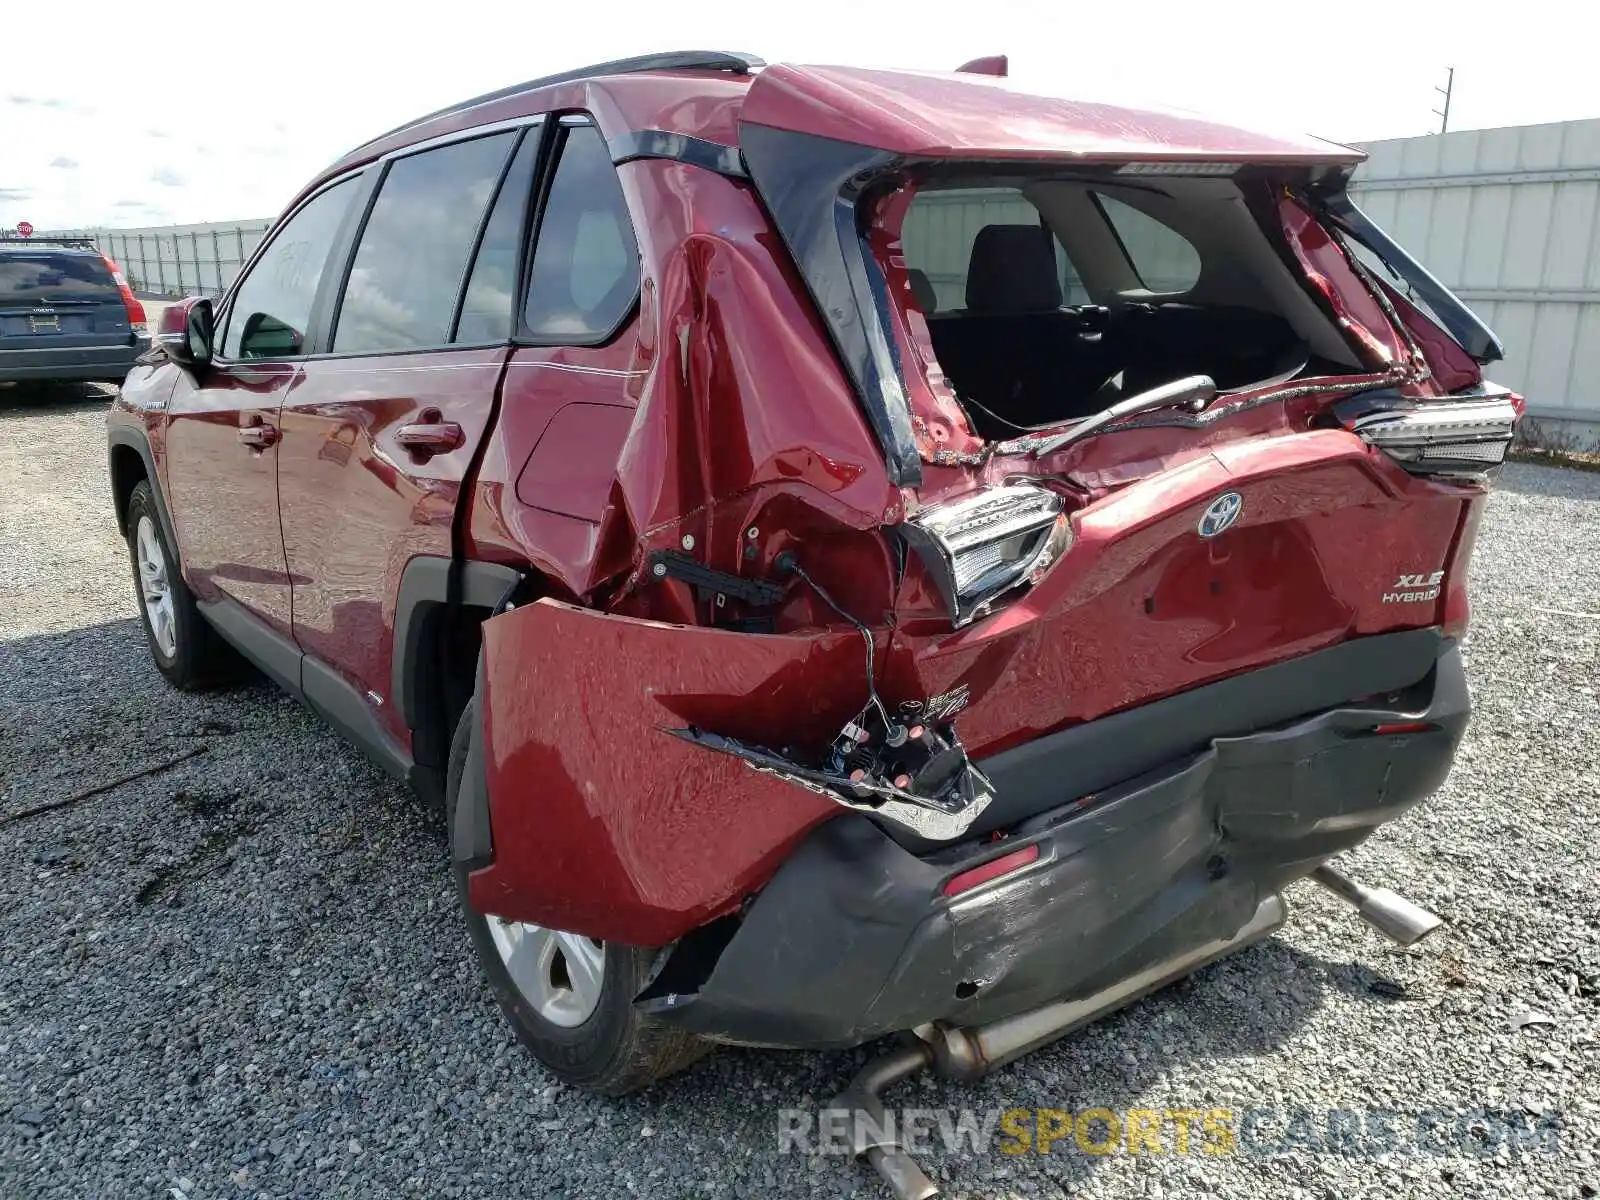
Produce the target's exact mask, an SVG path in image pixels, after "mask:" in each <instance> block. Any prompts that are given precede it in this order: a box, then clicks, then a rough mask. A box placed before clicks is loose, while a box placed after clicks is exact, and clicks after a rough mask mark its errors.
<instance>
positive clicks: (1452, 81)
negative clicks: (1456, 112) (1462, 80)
mask: <svg viewBox="0 0 1600 1200" xmlns="http://www.w3.org/2000/svg"><path fill="white" fill-rule="evenodd" d="M1449 71H1450V74H1449V75H1448V76H1447V77H1446V79H1445V81H1444V86H1443V87H1436V88H1434V89H1433V90H1434V91H1436V92H1438V93H1439V94H1440V95H1441V96H1443V97H1444V108H1443V109H1442V110H1441V109H1437V108H1436V109H1434V110H1433V115H1434V116H1436V117H1438V118H1439V132H1440V133H1449V132H1450V93H1451V92H1453V91H1455V90H1456V69H1455V68H1454V67H1451V68H1449Z"/></svg>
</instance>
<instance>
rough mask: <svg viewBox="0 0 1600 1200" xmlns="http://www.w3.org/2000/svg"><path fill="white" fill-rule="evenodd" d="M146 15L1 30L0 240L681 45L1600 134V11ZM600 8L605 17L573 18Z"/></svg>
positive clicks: (459, 10) (289, 162)
mask: <svg viewBox="0 0 1600 1200" xmlns="http://www.w3.org/2000/svg"><path fill="white" fill-rule="evenodd" d="M13 2H14V3H16V2H17V0H13ZM39 11H40V12H41V13H42V12H44V10H39ZM137 11H139V12H140V13H141V14H142V19H141V20H139V21H137V22H135V21H131V20H129V19H128V14H129V9H128V8H127V5H126V4H125V3H117V4H111V3H106V2H105V0H78V2H77V3H75V4H74V5H73V6H72V8H71V20H70V21H69V22H68V23H67V25H65V26H63V25H58V24H57V23H56V22H55V21H54V20H53V19H52V20H50V22H49V23H50V26H51V29H50V32H49V35H48V36H44V35H43V34H41V35H40V36H39V37H38V38H36V39H35V38H32V37H28V36H27V34H26V31H25V30H24V38H25V40H24V41H23V43H22V46H20V47H14V48H10V49H7V48H6V47H5V45H4V43H5V41H6V40H8V35H7V32H6V30H5V29H3V28H0V228H9V227H11V226H13V225H15V224H16V223H17V222H18V221H19V220H28V221H30V222H32V224H33V225H34V226H35V227H37V228H39V229H59V228H68V227H78V226H90V225H104V226H112V227H124V228H130V227H139V226H148V225H161V224H169V223H179V222H181V223H188V222H197V221H230V220H241V219H255V218H262V217H270V216H274V215H276V213H277V212H278V211H279V210H280V209H281V208H282V207H283V206H284V205H285V204H286V203H287V202H288V201H289V199H290V198H291V197H292V196H293V195H294V194H295V193H296V192H297V191H298V190H299V189H300V187H301V185H303V184H304V183H305V182H306V181H307V180H308V179H309V178H310V177H311V176H312V175H314V174H316V173H317V172H318V171H319V170H321V169H322V168H323V167H325V166H327V165H328V164H329V163H330V162H332V161H333V160H335V159H336V158H338V157H339V156H340V155H342V154H343V153H344V152H345V151H346V150H348V149H350V148H351V147H353V146H355V145H357V144H359V143H361V142H364V141H366V140H367V139H369V138H370V137H372V136H374V135H376V134H378V133H381V132H383V131H384V130H386V129H389V128H392V127H393V126H395V125H398V124H400V123H402V122H404V121H407V120H409V119H411V118H413V117H415V116H419V115H421V114H422V113H425V112H428V111H430V110H432V109H435V108H439V107H443V106H444V105H447V104H450V103H453V102H455V101H458V100H461V99H465V98H467V97H469V96H473V95H477V94H479V93H482V92H486V91H490V90H492V89H494V88H496V87H500V86H503V85H505V84H508V83H515V82H518V81H520V80H524V79H530V78H534V77H537V76H540V75H545V74H550V73H553V72H555V71H560V70H566V69H568V68H571V67H574V66H580V65H583V64H585V63H591V62H599V61H604V60H606V59H612V58H622V57H625V56H628V55H632V54H643V53H649V52H651V51H659V50H670V49H689V48H695V49H706V48H710V49H728V50H741V51H748V52H751V53H754V54H757V55H759V56H760V57H762V58H764V59H766V60H767V61H768V62H783V61H787V62H812V63H842V64H851V65H858V66H877V67H912V68H923V69H933V70H949V69H952V68H954V67H955V66H957V65H958V64H960V63H962V62H964V61H966V60H967V59H970V58H976V57H978V56H980V55H985V54H997V53H1003V54H1008V55H1010V58H1011V75H1012V78H1013V79H1014V80H1015V81H1016V82H1017V83H1018V84H1021V85H1028V86H1037V87H1038V88H1039V89H1040V90H1042V91H1048V92H1050V93H1051V94H1056V95H1071V96H1075V97H1078V98H1082V99H1093V100H1109V101H1114V102H1122V103H1132V104H1135V105H1137V104H1140V103H1144V104H1151V105H1158V106H1163V107H1174V108H1181V109H1188V110H1192V111H1195V112H1200V113H1204V114H1206V115H1209V116H1213V117H1217V118H1220V119H1223V120H1227V121H1232V122H1234V123H1236V124H1241V125H1247V126H1252V127H1255V128H1260V129H1263V130H1265V131H1276V132H1307V133H1314V134H1317V135H1319V136H1322V137H1326V138H1331V139H1333V140H1336V141H1342V142H1352V141H1368V140H1374V139H1378V138H1389V137H1411V136H1416V135H1420V134H1426V133H1429V132H1431V131H1432V130H1433V129H1435V128H1437V122H1438V117H1437V116H1435V115H1434V114H1433V112H1432V110H1433V109H1434V108H1436V107H1437V106H1438V105H1439V104H1440V103H1441V97H1440V96H1439V95H1438V94H1437V93H1436V92H1435V91H1434V88H1435V86H1436V85H1442V84H1443V83H1444V81H1445V73H1446V69H1447V68H1448V67H1451V66H1454V67H1455V68H1456V86H1455V96H1454V100H1453V103H1452V110H1451V120H1450V126H1451V128H1452V129H1471V128H1486V127H1491V126H1497V125H1524V124H1533V123H1537V122H1542V121H1563V120H1574V119H1578V118H1585V117H1600V73H1597V72H1596V71H1595V69H1594V49H1593V46H1594V37H1593V33H1594V32H1595V30H1594V29H1593V28H1592V26H1593V25H1595V24H1596V19H1595V18H1594V17H1592V16H1591V17H1589V18H1583V17H1580V16H1578V15H1576V14H1578V13H1580V12H1581V11H1583V6H1580V5H1569V4H1567V3H1565V2H1558V0H1524V2H1523V3H1521V4H1518V5H1515V6H1507V5H1505V4H1504V3H1502V2H1499V0H1497V2H1496V3H1494V4H1489V3H1480V2H1479V0H1450V2H1448V3H1445V2H1439V0H1397V2H1393V3H1387V4H1368V5H1339V6H1335V5H1326V4H1312V3H1305V2H1302V3H1299V4H1295V3H1286V2H1284V0H1279V2H1278V3H1271V4H1268V3H1255V2H1253V0H1252V2H1244V0H1240V2H1235V3H1227V2H1222V0H1209V2H1207V0H1188V2H1186V3H1168V2H1166V0H1120V2H1116V3H1093V2H1090V0H1072V2H1064V0H968V2H967V3H959V4H957V3H949V0H944V2H943V3H924V4H907V3H904V2H900V3H892V4H891V3H881V2H880V3H873V2H872V0H804V2H803V3H800V4H782V3H778V4H775V3H770V2H767V3H763V2H762V0H743V2H739V3H735V2H730V0H693V2H692V3H688V4H676V5H671V4H664V3H661V2H660V0H645V2H642V3H641V2H638V0H609V2H608V3H606V4H605V5H604V7H603V8H602V7H599V6H590V5H577V6H567V5H561V6H555V5H542V4H539V3H529V2H528V0H450V2H449V3H446V4H434V5H427V6H424V5H420V4H417V3H414V2H413V3H411V4H408V5H406V6H404V7H401V6H398V5H374V4H372V3H370V2H366V3H354V2H350V0H319V2H317V3H307V2H305V0H274V2H273V3H272V4H270V5H265V6H264V5H262V4H260V3H256V2H254V0H252V2H250V3H245V2H243V0H213V2H212V3H211V4H209V5H204V6H195V5H192V4H188V3H184V4H174V5H171V6H170V7H164V6H162V5H159V4H157V5H149V6H138V8H137ZM584 13H588V14H592V15H593V18H594V19H592V20H587V21H579V20H574V17H575V16H577V15H579V14H584ZM17 15H18V14H15V13H8V18H7V23H8V24H10V27H11V29H13V30H14V29H15V28H16V26H15V25H14V24H11V21H12V18H14V17H16V16H17ZM1579 24H1588V25H1590V26H1591V28H1589V29H1588V30H1584V29H1580V28H1579V27H1578V26H1579ZM63 28H78V29H82V30H83V33H82V35H81V36H74V35H71V34H63V33H62V32H61V30H62V29H63Z"/></svg>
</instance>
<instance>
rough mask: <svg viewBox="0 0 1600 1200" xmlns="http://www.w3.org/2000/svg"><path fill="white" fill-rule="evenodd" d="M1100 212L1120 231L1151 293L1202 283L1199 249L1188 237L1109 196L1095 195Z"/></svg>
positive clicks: (1121, 238)
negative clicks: (1190, 242) (1191, 243)
mask: <svg viewBox="0 0 1600 1200" xmlns="http://www.w3.org/2000/svg"><path fill="white" fill-rule="evenodd" d="M1094 198H1095V199H1096V200H1097V201H1099V204H1100V211H1101V212H1103V213H1105V214H1106V220H1108V221H1110V222H1111V227H1112V228H1113V229H1115V230H1116V231H1117V237H1118V238H1119V239H1120V240H1121V242H1122V250H1123V253H1125V254H1126V255H1127V256H1128V262H1129V264H1131V265H1132V267H1133V269H1134V271H1135V272H1136V273H1137V274H1138V276H1139V281H1140V282H1141V283H1143V284H1144V286H1145V287H1146V288H1148V289H1149V290H1150V291H1152V292H1168V293H1171V292H1187V291H1189V290H1190V289H1191V288H1193V287H1194V285H1195V284H1197V283H1199V282H1200V252H1199V251H1198V250H1196V249H1195V248H1194V247H1193V246H1191V245H1190V244H1189V239H1187V238H1186V237H1184V236H1183V235H1182V234H1180V233H1178V232H1177V231H1175V230H1173V229H1169V228H1168V227H1167V226H1165V225H1163V224H1162V223H1161V222H1160V221H1158V220H1156V219H1155V218H1154V217H1152V216H1150V215H1149V214H1148V213H1143V212H1140V211H1139V210H1138V209H1137V208H1134V207H1133V205H1131V204H1124V203H1123V202H1122V201H1121V200H1115V199H1113V198H1112V197H1110V196H1104V195H1101V194H1100V193H1099V192H1096V193H1095V194H1094Z"/></svg>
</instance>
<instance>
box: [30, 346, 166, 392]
mask: <svg viewBox="0 0 1600 1200" xmlns="http://www.w3.org/2000/svg"><path fill="white" fill-rule="evenodd" d="M149 349H150V342H149V340H148V339H138V340H134V339H129V340H128V341H127V342H126V343H124V344H123V345H119V346H64V347H57V346H50V347H46V348H44V349H32V350H8V349H6V348H5V347H4V345H3V344H0V383H24V382H35V383H89V382H94V383H121V382H122V380H123V379H124V378H125V377H126V376H127V374H128V372H129V371H131V370H132V369H133V364H134V361H135V360H136V359H137V358H138V357H139V356H140V355H141V354H143V353H144V352H145V351H147V350H149Z"/></svg>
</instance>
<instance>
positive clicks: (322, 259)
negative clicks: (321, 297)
mask: <svg viewBox="0 0 1600 1200" xmlns="http://www.w3.org/2000/svg"><path fill="white" fill-rule="evenodd" d="M354 185H355V179H354V178H351V179H346V180H344V181H342V182H340V183H336V184H334V185H333V186H332V187H331V188H328V189H327V190H326V191H324V192H319V193H318V194H317V195H315V196H313V197H312V198H311V199H310V200H309V201H307V202H306V204H305V205H304V206H303V207H302V208H301V209H300V211H299V212H297V213H295V214H294V216H292V217H290V218H289V220H288V223H287V224H285V225H284V226H283V228H281V229H279V230H278V232H277V235H276V236H275V237H273V239H272V244H271V245H269V246H268V247H267V249H266V251H265V252H264V253H263V254H262V255H261V257H260V258H259V259H257V260H256V263H255V265H254V266H253V267H252V268H251V269H250V273H249V274H248V275H246V276H245V278H244V281H243V282H242V283H241V284H239V287H238V289H237V290H236V291H235V292H234V296H233V301H232V303H231V304H230V305H229V309H228V311H229V316H228V330H227V334H226V335H225V336H224V338H223V342H222V355H223V357H224V358H292V357H294V356H295V355H298V354H302V353H304V351H305V339H306V330H307V328H308V327H309V326H310V324H311V306H312V303H313V302H314V301H315V300H316V298H317V285H318V284H319V283H320V282H321V281H322V272H323V270H324V269H325V268H326V267H327V264H328V252H329V251H330V250H332V248H333V242H334V238H335V237H336V236H337V235H338V232H339V224H340V222H341V221H343V220H344V216H345V212H346V210H348V209H349V207H350V201H351V199H352V198H353V197H354V196H355V186H354Z"/></svg>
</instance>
